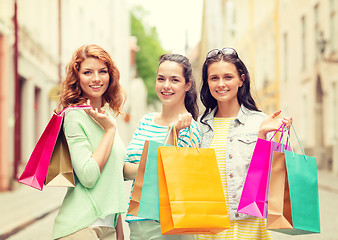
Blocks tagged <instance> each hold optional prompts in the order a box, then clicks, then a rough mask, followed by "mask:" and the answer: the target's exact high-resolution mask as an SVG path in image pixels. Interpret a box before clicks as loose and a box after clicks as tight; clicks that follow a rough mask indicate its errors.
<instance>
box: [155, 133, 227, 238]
mask: <svg viewBox="0 0 338 240" xmlns="http://www.w3.org/2000/svg"><path fill="white" fill-rule="evenodd" d="M173 133H174V134H175V133H176V131H175V130H174V131H173ZM190 138H191V134H190ZM174 139H177V138H176V136H174ZM174 145H175V146H174V147H172V146H171V147H169V146H165V147H159V148H158V175H159V179H158V180H159V202H160V221H161V233H162V234H216V233H218V232H221V231H223V230H225V229H227V228H229V227H230V223H229V214H228V211H227V206H226V203H225V198H224V193H223V188H222V183H221V177H220V174H219V170H218V166H217V161H216V155H215V151H214V149H211V148H197V147H193V148H189V147H177V142H175V143H174Z"/></svg>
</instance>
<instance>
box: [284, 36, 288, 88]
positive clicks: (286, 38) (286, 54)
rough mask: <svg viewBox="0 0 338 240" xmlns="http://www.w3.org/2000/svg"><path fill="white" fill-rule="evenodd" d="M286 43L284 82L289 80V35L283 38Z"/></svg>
mask: <svg viewBox="0 0 338 240" xmlns="http://www.w3.org/2000/svg"><path fill="white" fill-rule="evenodd" d="M283 42H284V49H283V51H284V82H287V80H288V34H287V33H284V36H283Z"/></svg>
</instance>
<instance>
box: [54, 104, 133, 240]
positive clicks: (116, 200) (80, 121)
mask: <svg viewBox="0 0 338 240" xmlns="http://www.w3.org/2000/svg"><path fill="white" fill-rule="evenodd" d="M109 116H110V115H109ZM110 117H112V116H110ZM63 128H64V132H65V136H66V139H67V142H68V146H69V151H70V155H71V159H72V164H73V169H74V173H75V174H74V176H75V187H74V188H68V191H67V194H66V196H65V198H64V200H63V203H62V206H61V208H60V210H59V214H58V216H57V217H56V219H55V224H54V231H53V239H57V238H60V237H64V236H67V235H69V234H72V233H74V232H76V231H78V230H80V229H83V228H86V227H88V226H89V225H91V224H92V223H94V222H95V221H96V220H97V219H98V218H101V219H104V218H105V217H106V216H108V215H111V214H116V216H118V214H120V213H125V212H126V209H127V207H128V206H127V205H128V204H127V199H126V194H125V186H124V180H123V164H124V159H125V157H126V149H125V146H124V144H123V142H122V140H121V138H120V136H119V135H118V133H117V132H116V135H115V139H114V145H113V147H112V150H111V154H110V156H109V159H108V161H107V163H106V165H105V166H104V168H103V170H102V172H100V169H99V166H98V164H97V162H96V161H95V160H94V159H93V158H92V157H91V155H92V153H93V152H94V151H95V149H96V148H97V146H98V144H99V143H100V141H101V139H102V136H103V134H104V130H103V129H102V128H101V127H100V126H99V125H98V124H97V123H96V122H95V121H93V120H92V119H91V118H90V117H89V116H88V115H87V113H86V112H84V111H83V110H73V111H70V112H68V113H67V114H66V116H65V118H64V124H63ZM114 224H116V219H115V223H114Z"/></svg>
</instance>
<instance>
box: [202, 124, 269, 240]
mask: <svg viewBox="0 0 338 240" xmlns="http://www.w3.org/2000/svg"><path fill="white" fill-rule="evenodd" d="M234 119H235V118H214V136H213V138H212V140H211V144H210V148H214V149H215V153H216V158H217V163H218V167H219V172H220V175H221V179H222V185H223V191H224V195H225V200H226V202H227V206H229V204H228V187H227V177H226V176H227V175H226V174H227V173H226V161H225V153H226V139H227V137H228V132H229V127H230V123H231V121H233V120H234ZM197 239H198V240H206V239H208V240H210V239H236V240H237V239H252V240H257V239H265V240H266V239H272V237H271V235H270V232H269V231H268V230H266V220H265V219H264V218H247V219H244V220H233V221H230V229H227V230H225V231H223V232H220V233H218V234H216V235H198V236H197Z"/></svg>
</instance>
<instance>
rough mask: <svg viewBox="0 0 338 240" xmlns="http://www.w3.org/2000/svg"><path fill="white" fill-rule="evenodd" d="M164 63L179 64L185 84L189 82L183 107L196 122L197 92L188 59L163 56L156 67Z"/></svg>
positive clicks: (178, 55)
mask: <svg viewBox="0 0 338 240" xmlns="http://www.w3.org/2000/svg"><path fill="white" fill-rule="evenodd" d="M165 61H172V62H176V63H178V64H180V65H181V66H182V67H183V76H184V79H185V83H186V84H187V83H188V82H189V81H190V82H191V87H190V89H189V90H188V91H187V92H186V94H185V98H184V105H185V108H186V109H187V110H188V112H190V113H191V115H192V117H193V118H194V119H195V120H197V117H198V106H197V90H196V83H195V80H194V79H193V77H192V66H191V63H190V61H189V59H188V58H187V57H185V56H183V55H180V54H174V53H169V54H163V55H162V56H160V59H159V63H158V65H159V66H160V65H161V64H162V63H163V62H165Z"/></svg>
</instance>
